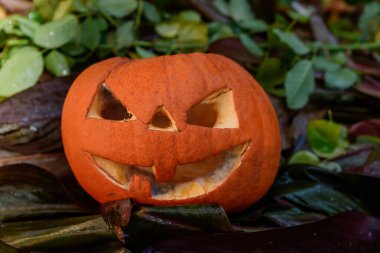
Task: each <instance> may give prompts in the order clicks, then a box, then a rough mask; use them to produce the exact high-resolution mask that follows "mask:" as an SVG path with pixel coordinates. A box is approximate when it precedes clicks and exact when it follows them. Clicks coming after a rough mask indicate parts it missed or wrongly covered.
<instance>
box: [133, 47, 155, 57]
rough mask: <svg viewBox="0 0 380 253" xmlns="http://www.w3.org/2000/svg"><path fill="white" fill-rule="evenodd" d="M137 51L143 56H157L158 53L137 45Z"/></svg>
mask: <svg viewBox="0 0 380 253" xmlns="http://www.w3.org/2000/svg"><path fill="white" fill-rule="evenodd" d="M135 49H136V53H137V54H138V55H139V56H140V57H141V58H152V57H156V56H157V55H156V54H155V53H153V52H151V51H149V50H146V49H144V48H142V47H135Z"/></svg>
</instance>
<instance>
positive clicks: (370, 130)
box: [348, 119, 380, 140]
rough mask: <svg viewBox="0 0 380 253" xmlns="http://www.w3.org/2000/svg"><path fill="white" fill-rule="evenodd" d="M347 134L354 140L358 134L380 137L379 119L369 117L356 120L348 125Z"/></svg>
mask: <svg viewBox="0 0 380 253" xmlns="http://www.w3.org/2000/svg"><path fill="white" fill-rule="evenodd" d="M348 135H349V137H350V139H351V140H355V139H356V138H357V137H358V136H360V135H371V136H376V137H380V119H370V120H364V121H361V122H358V123H356V124H354V125H353V126H351V127H350V129H349V131H348Z"/></svg>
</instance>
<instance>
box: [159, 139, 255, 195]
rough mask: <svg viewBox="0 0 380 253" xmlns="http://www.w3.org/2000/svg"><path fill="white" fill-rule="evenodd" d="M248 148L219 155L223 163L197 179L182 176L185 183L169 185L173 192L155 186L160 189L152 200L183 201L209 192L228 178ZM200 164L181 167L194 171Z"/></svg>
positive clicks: (243, 145) (240, 147)
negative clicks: (171, 186) (172, 187)
mask: <svg viewBox="0 0 380 253" xmlns="http://www.w3.org/2000/svg"><path fill="white" fill-rule="evenodd" d="M248 146H249V142H247V143H244V144H241V145H238V146H235V147H233V148H231V149H229V150H227V151H225V152H223V153H222V154H221V155H219V156H220V157H223V160H222V161H223V162H222V163H218V164H213V165H214V166H215V167H213V168H212V170H210V171H209V173H208V174H205V175H202V176H198V177H191V176H194V174H193V175H191V174H190V175H187V176H188V177H186V176H185V175H182V179H184V178H186V181H179V182H177V183H176V182H172V183H171V184H174V186H175V187H174V190H173V189H171V188H165V187H160V184H156V187H158V188H159V189H160V190H158V191H157V192H159V194H153V196H152V198H154V199H159V200H171V199H185V198H193V197H197V196H201V195H204V194H207V193H209V192H211V191H212V190H214V189H215V188H217V187H218V186H219V185H221V184H222V183H223V182H224V181H225V180H226V179H227V178H228V175H229V174H230V173H231V172H232V171H233V170H234V169H235V168H236V167H238V166H239V165H240V162H241V160H242V157H243V156H242V155H243V154H244V153H245V151H246V150H247V148H248ZM207 160H210V158H209V159H206V160H205V161H207ZM203 162H204V161H203ZM201 163H202V162H198V163H193V164H186V165H183V166H185V167H187V168H192V169H193V170H196V169H197V166H194V164H195V165H197V164H198V165H199V164H201ZM177 167H178V166H177ZM198 168H199V167H198ZM177 170H178V168H177ZM189 171H191V170H188V172H189ZM177 180H178V175H177ZM162 185H164V184H162ZM173 191H174V192H173Z"/></svg>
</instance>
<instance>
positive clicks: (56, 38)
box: [33, 15, 78, 48]
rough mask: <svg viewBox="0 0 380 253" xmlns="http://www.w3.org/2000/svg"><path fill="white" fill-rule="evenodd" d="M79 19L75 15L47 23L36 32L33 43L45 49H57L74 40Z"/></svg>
mask: <svg viewBox="0 0 380 253" xmlns="http://www.w3.org/2000/svg"><path fill="white" fill-rule="evenodd" d="M77 28H78V19H77V17H75V16H74V15H67V16H64V17H63V18H61V19H59V20H56V21H52V22H48V23H45V24H44V25H41V26H40V27H38V28H37V29H36V30H35V33H34V36H33V41H34V43H36V44H37V45H38V46H41V47H43V48H57V47H60V46H62V45H64V44H66V43H67V42H69V41H70V40H71V39H73V38H74V36H75V34H76V32H77Z"/></svg>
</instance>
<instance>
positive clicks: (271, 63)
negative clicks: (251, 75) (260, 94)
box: [256, 57, 285, 90]
mask: <svg viewBox="0 0 380 253" xmlns="http://www.w3.org/2000/svg"><path fill="white" fill-rule="evenodd" d="M256 78H257V81H258V82H259V83H260V84H261V85H262V86H263V88H264V89H265V90H266V89H267V88H270V87H273V86H275V85H278V84H282V83H283V82H284V80H285V71H284V69H283V67H282V63H281V60H280V59H279V58H275V57H272V58H265V59H264V61H262V62H261V64H260V66H259V69H258V70H257V74H256Z"/></svg>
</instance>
